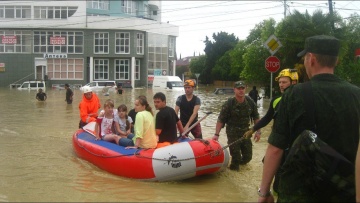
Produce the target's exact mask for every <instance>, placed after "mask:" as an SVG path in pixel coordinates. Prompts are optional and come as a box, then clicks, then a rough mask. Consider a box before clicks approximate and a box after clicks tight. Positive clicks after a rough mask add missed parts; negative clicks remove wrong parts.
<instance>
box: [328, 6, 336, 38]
mask: <svg viewBox="0 0 360 203" xmlns="http://www.w3.org/2000/svg"><path fill="white" fill-rule="evenodd" d="M328 1H329V13H330V18H331V20H330V23H331V29H332V31H333V32H334V31H335V26H334V11H333V4H332V0H328Z"/></svg>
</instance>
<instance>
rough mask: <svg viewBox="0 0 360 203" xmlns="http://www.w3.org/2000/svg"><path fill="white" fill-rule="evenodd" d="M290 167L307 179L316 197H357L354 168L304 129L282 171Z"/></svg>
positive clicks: (292, 147) (313, 134) (291, 149)
mask: <svg viewBox="0 0 360 203" xmlns="http://www.w3.org/2000/svg"><path fill="white" fill-rule="evenodd" d="M289 167H291V168H292V169H296V170H294V171H296V173H298V174H302V175H304V176H305V177H308V178H307V179H306V180H304V181H307V185H308V186H309V187H311V189H312V191H313V193H314V195H315V194H322V195H323V194H342V196H353V197H354V196H355V166H354V165H353V164H352V163H351V162H350V161H349V160H348V159H346V158H345V157H344V156H343V155H341V154H340V153H338V152H337V151H336V150H334V149H333V148H332V147H331V146H329V145H328V144H326V143H325V142H324V141H322V140H321V139H320V138H319V137H317V135H316V134H315V133H314V132H312V131H309V130H304V131H303V132H302V133H301V134H300V135H299V136H298V137H297V138H296V139H295V141H294V143H293V144H292V146H291V148H290V151H289V153H288V155H287V157H286V160H285V163H284V166H283V169H286V168H289ZM322 189H323V191H322ZM344 201H345V200H344Z"/></svg>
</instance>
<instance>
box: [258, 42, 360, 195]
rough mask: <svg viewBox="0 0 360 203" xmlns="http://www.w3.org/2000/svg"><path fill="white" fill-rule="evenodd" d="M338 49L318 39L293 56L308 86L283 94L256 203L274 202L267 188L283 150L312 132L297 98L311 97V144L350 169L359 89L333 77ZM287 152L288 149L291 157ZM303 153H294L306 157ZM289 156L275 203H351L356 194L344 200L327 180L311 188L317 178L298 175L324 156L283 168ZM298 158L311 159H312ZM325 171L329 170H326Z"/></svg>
mask: <svg viewBox="0 0 360 203" xmlns="http://www.w3.org/2000/svg"><path fill="white" fill-rule="evenodd" d="M339 49H340V42H339V40H338V39H336V38H334V37H330V36H324V35H319V36H313V37H308V38H307V39H306V40H305V49H304V50H303V51H302V52H300V53H299V54H298V56H299V57H304V66H305V69H306V73H307V75H308V77H309V78H310V81H309V82H308V83H307V84H305V83H303V84H297V85H294V86H290V87H289V88H288V90H286V91H285V92H284V94H283V95H282V98H281V102H280V104H279V105H280V106H279V111H278V113H277V115H276V119H275V123H274V127H273V130H272V132H271V134H270V136H269V139H268V143H269V144H268V148H267V150H266V154H265V160H264V166H263V174H262V180H261V184H260V188H259V190H258V194H259V196H260V197H259V198H258V201H259V202H270V201H273V196H272V194H271V192H270V185H271V182H272V180H273V177H274V174H275V173H276V171H277V170H278V168H279V166H280V163H281V159H282V156H283V154H284V150H286V149H287V148H288V147H290V146H292V143H293V142H294V140H298V139H296V138H297V137H298V136H299V135H300V134H301V135H302V134H303V133H302V132H303V131H304V130H308V129H309V128H311V127H312V126H310V127H309V124H308V119H307V118H308V115H307V114H306V109H309V108H306V109H305V107H309V105H306V103H305V101H304V98H305V97H304V96H302V95H306V94H310V95H312V96H311V97H312V100H313V101H312V102H311V103H312V106H313V109H314V111H313V115H311V116H312V117H313V118H314V120H315V129H314V132H315V133H316V134H317V137H316V139H321V140H322V141H324V142H326V143H327V145H328V146H330V147H332V148H333V149H334V150H335V151H336V152H337V153H339V154H341V155H343V156H344V157H345V158H346V159H348V160H349V161H350V162H351V163H353V164H355V157H356V152H357V149H358V144H359V123H360V89H359V88H358V87H356V86H354V85H351V84H349V83H348V82H345V81H343V80H341V79H340V78H339V77H337V76H335V75H334V69H335V66H336V64H337V62H338V54H339ZM306 85H311V86H310V87H311V88H310V89H307V88H305V87H306ZM304 93H306V94H304ZM308 101H309V100H308ZM301 135H300V136H301ZM314 140H315V139H314ZM313 142H314V141H313ZM303 146H304V145H303ZM292 147H294V146H292ZM292 147H290V149H289V150H290V152H291V151H292ZM306 151H309V150H306ZM306 151H305V150H300V151H299V152H303V153H306ZM318 153H320V152H318ZM290 154H291V153H289V155H287V157H286V158H287V159H286V161H285V163H284V165H283V166H282V170H283V172H282V173H281V176H280V182H279V189H278V201H279V202H322V201H323V202H335V201H337V202H350V201H351V202H354V201H355V194H352V195H349V194H348V193H343V192H339V191H337V190H333V189H334V188H333V187H332V185H331V184H330V183H331V181H329V180H328V181H329V182H327V184H324V185H322V186H319V185H318V184H315V181H318V179H317V178H315V177H313V174H312V173H301V171H303V170H306V169H307V168H310V169H311V170H312V169H313V168H315V167H317V164H314V163H318V162H322V161H323V157H322V156H320V155H322V154H319V156H316V157H317V158H316V160H314V159H312V160H311V161H309V162H305V163H307V164H304V167H292V166H291V165H287V162H289V161H291V159H290V157H291V156H290ZM300 155H301V154H300ZM314 157H315V156H314ZM300 158H301V159H303V160H306V159H311V157H310V158H307V157H300ZM293 159H294V157H293ZM315 169H316V170H317V169H318V168H315ZM350 170H354V167H350ZM325 171H330V168H328V169H325ZM353 173H355V171H354V172H353ZM329 175H330V176H329V177H330V178H331V177H334V176H333V175H334V174H329ZM338 175H340V176H341V174H338ZM340 176H337V177H340ZM353 189H354V188H353Z"/></svg>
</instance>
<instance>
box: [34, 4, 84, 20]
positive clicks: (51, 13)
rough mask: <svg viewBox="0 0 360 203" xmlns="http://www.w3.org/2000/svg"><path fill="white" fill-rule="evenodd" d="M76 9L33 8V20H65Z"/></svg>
mask: <svg viewBox="0 0 360 203" xmlns="http://www.w3.org/2000/svg"><path fill="white" fill-rule="evenodd" d="M77 8H78V7H74V6H72V7H69V6H34V18H35V19H67V18H69V17H71V16H72V15H74V13H75V12H76V10H77Z"/></svg>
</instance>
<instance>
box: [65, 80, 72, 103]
mask: <svg viewBox="0 0 360 203" xmlns="http://www.w3.org/2000/svg"><path fill="white" fill-rule="evenodd" d="M65 89H66V96H65V101H66V102H67V104H72V102H73V96H74V93H73V91H72V90H71V89H70V86H69V84H65Z"/></svg>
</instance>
